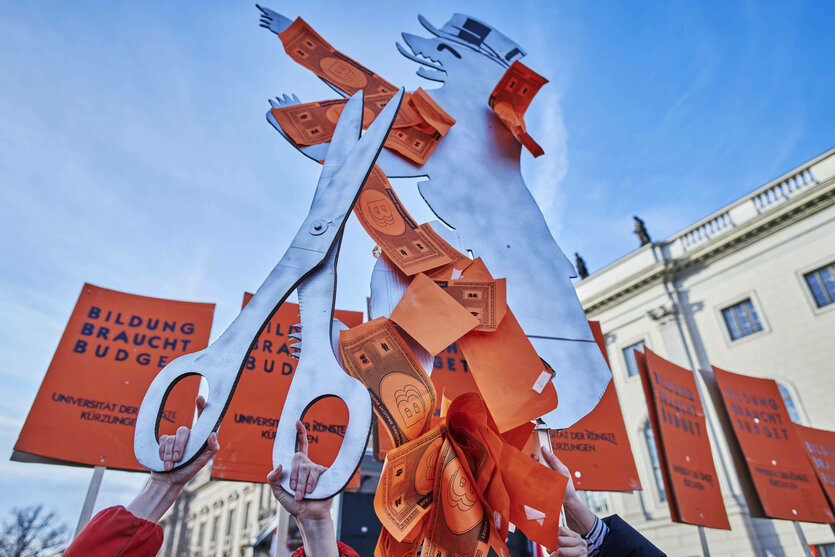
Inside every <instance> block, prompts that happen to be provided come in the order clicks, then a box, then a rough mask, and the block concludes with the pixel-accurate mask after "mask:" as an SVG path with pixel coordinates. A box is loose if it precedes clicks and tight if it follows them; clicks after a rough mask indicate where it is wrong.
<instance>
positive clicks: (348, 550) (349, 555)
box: [290, 542, 360, 557]
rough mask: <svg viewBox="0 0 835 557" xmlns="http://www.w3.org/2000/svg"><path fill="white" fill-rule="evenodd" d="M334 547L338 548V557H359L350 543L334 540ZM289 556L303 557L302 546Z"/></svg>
mask: <svg viewBox="0 0 835 557" xmlns="http://www.w3.org/2000/svg"><path fill="white" fill-rule="evenodd" d="M336 547H337V548H339V557H360V555H359V553H357V552H356V551H354V550H353V548H352V547H351V546H350V545H347V544H344V543H342V542H336ZM290 557H305V554H304V547H300V548H298V549H297V550H295V551H294V552H293V554H292V555H291V556H290Z"/></svg>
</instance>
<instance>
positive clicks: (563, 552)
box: [554, 547, 589, 557]
mask: <svg viewBox="0 0 835 557" xmlns="http://www.w3.org/2000/svg"><path fill="white" fill-rule="evenodd" d="M588 554H589V552H588V550H587V549H586V548H585V547H561V548H559V549H558V550H557V552H556V553H554V555H556V556H557V557H583V556H584V555H588Z"/></svg>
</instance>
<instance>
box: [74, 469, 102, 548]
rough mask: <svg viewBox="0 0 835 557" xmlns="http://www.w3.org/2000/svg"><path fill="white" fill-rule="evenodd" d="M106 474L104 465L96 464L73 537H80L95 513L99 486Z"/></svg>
mask: <svg viewBox="0 0 835 557" xmlns="http://www.w3.org/2000/svg"><path fill="white" fill-rule="evenodd" d="M103 476H104V466H96V467H94V468H93V477H92V478H91V479H90V486H89V487H88V488H87V497H86V498H85V499H84V505H83V506H82V507H81V516H79V517H78V526H76V527H75V535H73V539H75V538H76V537H78V534H79V533H81V530H83V529H84V527H85V526H87V523H88V522H90V517H91V516H92V515H93V507H95V506H96V498H97V497H98V495H99V488H100V487H101V479H102V477H103Z"/></svg>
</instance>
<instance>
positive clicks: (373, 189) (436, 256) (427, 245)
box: [354, 166, 457, 275]
mask: <svg viewBox="0 0 835 557" xmlns="http://www.w3.org/2000/svg"><path fill="white" fill-rule="evenodd" d="M354 214H355V215H356V216H357V218H358V219H359V221H360V224H362V227H363V228H364V229H365V231H366V232H367V233H368V235H369V236H371V238H372V239H373V240H374V241H375V242H376V243H377V245H378V246H380V248H382V250H383V252H385V254H386V255H387V256H388V258H389V259H391V261H392V263H394V264H395V265H396V266H397V268H398V269H400V270H401V271H402V272H403V273H404V274H406V275H414V274H417V273H422V272H423V271H428V270H430V269H434V268H436V267H441V266H443V265H447V264H449V263H451V262H452V260H453V259H452V256H453V255H454V254H456V253H457V252H456V251H455V250H454V249H453V248H452V246H450V245H449V244H447V243H446V242H445V241H444V240H443V239H442V238H441V237H440V236H438V235H437V234H436V233H435V231H434V230H432V228H431V227H430V226H429V225H426V224H421V225H418V224H417V223H416V222H415V221H414V220H412V217H410V216H409V213H407V212H406V209H404V208H403V205H402V204H401V203H400V199H398V197H397V194H396V193H394V190H393V189H392V187H391V184H390V183H389V181H388V178H386V175H385V174H383V171H382V170H380V168H379V167H377V166H375V167H374V168H373V169H372V170H371V174H370V175H369V176H368V180H366V182H365V185H364V186H363V188H362V191H361V192H360V195H359V198H358V199H357V203H356V205H354Z"/></svg>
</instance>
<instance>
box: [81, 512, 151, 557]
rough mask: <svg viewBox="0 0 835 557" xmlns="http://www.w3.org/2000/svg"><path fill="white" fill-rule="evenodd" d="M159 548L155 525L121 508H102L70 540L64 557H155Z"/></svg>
mask: <svg viewBox="0 0 835 557" xmlns="http://www.w3.org/2000/svg"><path fill="white" fill-rule="evenodd" d="M161 546H162V528H161V527H160V526H159V524H155V523H153V522H148V521H147V520H144V519H141V518H137V517H135V516H134V515H133V514H131V513H130V511H128V510H127V509H126V508H125V507H122V506H119V507H110V508H109V509H104V510H103V511H101V512H100V513H98V514H97V515H96V516H94V517H93V520H91V521H90V522H88V523H87V526H85V527H84V529H83V530H82V531H81V533H79V534H78V537H77V538H75V540H73V542H72V543H71V544H70V546H69V547H68V548H67V550H66V551H65V552H64V557H117V556H118V557H155V556H156V554H157V552H158V551H159V548H160V547H161Z"/></svg>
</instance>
